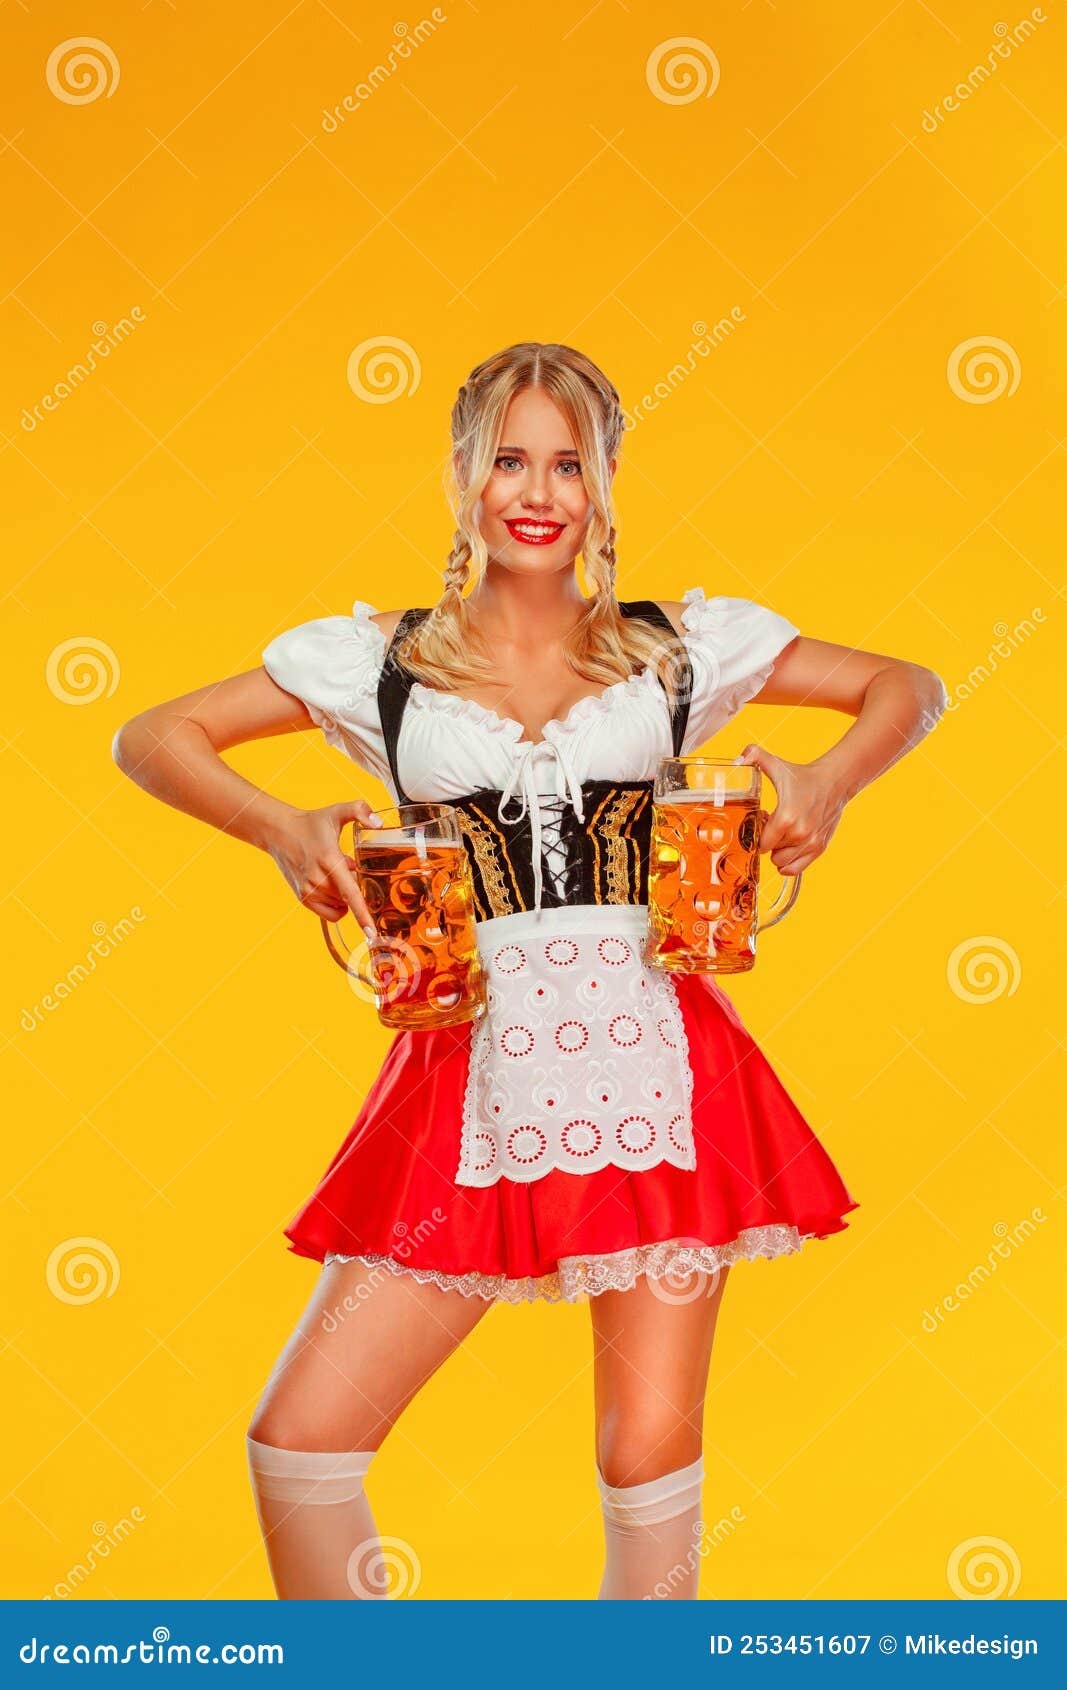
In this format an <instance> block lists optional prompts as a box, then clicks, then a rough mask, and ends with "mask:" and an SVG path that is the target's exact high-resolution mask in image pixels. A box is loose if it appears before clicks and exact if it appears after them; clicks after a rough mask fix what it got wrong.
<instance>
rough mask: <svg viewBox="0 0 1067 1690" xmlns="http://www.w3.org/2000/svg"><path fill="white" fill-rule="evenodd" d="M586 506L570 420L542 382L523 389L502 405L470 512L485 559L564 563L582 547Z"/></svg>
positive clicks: (539, 567)
mask: <svg viewBox="0 0 1067 1690" xmlns="http://www.w3.org/2000/svg"><path fill="white" fill-rule="evenodd" d="M614 467H615V466H614V464H613V465H612V469H614ZM589 513H590V501H589V495H588V494H587V492H586V490H585V484H584V482H583V481H582V466H581V458H580V454H579V452H578V445H577V442H576V440H575V438H574V434H573V432H572V430H571V426H570V424H569V423H568V421H567V419H566V417H565V416H564V415H563V412H562V411H561V410H560V409H559V407H558V406H557V405H556V403H555V401H554V400H552V399H550V398H549V396H548V394H547V393H545V392H544V390H543V389H542V388H539V387H528V388H525V389H524V390H523V391H522V392H521V393H517V394H516V395H515V397H514V398H513V399H512V400H511V403H510V404H509V405H508V408H507V411H506V413H505V416H504V424H503V427H502V429H501V433H500V446H499V448H498V450H497V454H496V458H495V459H494V462H493V467H492V469H491V470H490V472H489V479H488V481H487V482H486V484H485V487H484V489H483V491H482V496H481V499H480V500H479V502H478V506H477V508H476V511H475V519H476V521H477V523H478V527H479V530H480V532H481V535H482V538H483V539H484V540H485V543H486V546H487V548H488V551H489V556H490V558H491V559H492V560H493V561H494V562H495V563H500V564H503V565H504V566H505V567H506V568H508V569H512V570H516V571H519V572H522V573H535V572H536V573H538V574H541V573H545V572H547V571H550V570H556V569H561V568H564V567H566V566H568V565H570V564H571V563H573V561H574V559H575V557H576V556H577V554H578V553H579V551H580V550H581V548H582V540H583V538H584V535H585V529H586V525H587V523H588V520H589Z"/></svg>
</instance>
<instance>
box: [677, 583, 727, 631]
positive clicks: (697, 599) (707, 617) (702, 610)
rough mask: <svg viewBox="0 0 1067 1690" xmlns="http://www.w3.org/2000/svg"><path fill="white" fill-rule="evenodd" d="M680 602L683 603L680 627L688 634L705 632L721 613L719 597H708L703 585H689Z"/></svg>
mask: <svg viewBox="0 0 1067 1690" xmlns="http://www.w3.org/2000/svg"><path fill="white" fill-rule="evenodd" d="M681 602H682V603H683V604H684V605H685V609H684V610H683V611H682V627H683V628H684V629H685V631H686V633H689V634H703V633H706V632H707V631H708V629H709V628H710V627H711V625H712V624H713V623H714V622H715V621H717V620H718V618H719V617H720V615H721V613H722V611H721V599H719V598H713V599H709V598H708V596H707V594H706V593H705V591H704V589H703V587H690V588H689V590H688V592H685V593H683V594H682V600H681Z"/></svg>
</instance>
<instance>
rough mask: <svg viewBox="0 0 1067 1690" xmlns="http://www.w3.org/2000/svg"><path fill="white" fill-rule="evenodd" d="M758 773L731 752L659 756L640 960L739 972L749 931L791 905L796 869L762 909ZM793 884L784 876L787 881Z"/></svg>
mask: <svg viewBox="0 0 1067 1690" xmlns="http://www.w3.org/2000/svg"><path fill="white" fill-rule="evenodd" d="M761 790H762V771H761V770H760V769H758V768H757V767H756V766H755V764H753V763H736V762H734V761H733V760H732V759H731V758H729V757H698V756H692V757H665V758H663V760H662V761H661V763H660V765H659V767H658V769H657V771H656V777H655V781H654V783H653V791H652V800H653V804H652V842H651V847H650V850H649V861H648V931H647V935H646V938H645V944H644V949H643V951H642V961H643V962H645V963H646V964H647V965H648V966H649V967H650V968H663V969H666V970H667V971H668V972H671V973H680V972H685V973H692V974H740V973H743V972H744V971H745V970H747V969H749V968H751V967H752V966H753V964H754V963H755V960H756V933H757V931H760V932H762V931H763V930H764V929H765V928H767V927H773V926H774V924H775V922H777V921H781V919H782V917H783V916H784V915H787V914H788V913H789V911H790V910H791V909H792V907H793V905H794V904H795V903H796V899H797V893H798V892H799V891H800V879H801V877H800V875H799V874H794V875H788V876H787V875H783V876H782V885H781V887H780V888H779V890H778V893H777V894H776V896H775V898H774V901H773V902H772V903H771V904H770V905H769V906H768V913H767V915H764V914H763V912H762V911H761V909H760V907H759V871H760V851H759V842H760V834H761V832H762V830H763V820H764V815H763V811H762V810H761V808H760V792H761ZM790 883H791V884H790Z"/></svg>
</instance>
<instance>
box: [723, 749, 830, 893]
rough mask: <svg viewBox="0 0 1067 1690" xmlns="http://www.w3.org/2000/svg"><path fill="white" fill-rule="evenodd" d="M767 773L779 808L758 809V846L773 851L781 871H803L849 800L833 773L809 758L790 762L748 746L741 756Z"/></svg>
mask: <svg viewBox="0 0 1067 1690" xmlns="http://www.w3.org/2000/svg"><path fill="white" fill-rule="evenodd" d="M739 760H740V761H741V762H742V763H752V764H754V765H755V766H756V768H758V769H762V771H763V773H764V774H765V775H767V776H769V778H770V780H771V781H772V782H773V784H774V789H775V791H776V792H777V794H778V805H777V808H776V809H775V810H774V811H773V812H772V813H771V814H770V815H769V816H768V813H767V811H766V810H761V811H760V814H761V815H762V816H763V818H764V826H763V828H762V830H761V834H760V845H759V848H760V851H761V852H763V851H769V852H770V853H771V862H772V863H773V864H774V866H775V868H776V869H777V870H778V872H779V874H799V873H800V871H801V869H805V868H808V867H809V866H810V864H811V863H813V862H814V861H815V859H816V857H819V856H821V855H822V853H823V852H824V851H825V849H826V847H827V845H828V844H829V843H830V839H831V837H832V835H833V832H834V829H835V828H836V827H837V824H838V822H839V821H840V820H841V815H842V812H843V811H844V808H845V800H844V799H843V798H842V797H841V796H840V794H839V793H838V791H837V789H836V787H835V786H834V784H833V782H832V781H831V780H830V779H829V777H828V776H827V775H825V774H823V773H822V771H821V770H819V769H817V768H816V767H815V766H814V765H813V764H810V763H787V762H786V761H785V759H784V758H783V757H776V756H775V755H774V753H773V752H772V751H764V749H763V747H762V746H761V745H746V746H745V749H744V751H743V752H742V753H741V757H740V759H739Z"/></svg>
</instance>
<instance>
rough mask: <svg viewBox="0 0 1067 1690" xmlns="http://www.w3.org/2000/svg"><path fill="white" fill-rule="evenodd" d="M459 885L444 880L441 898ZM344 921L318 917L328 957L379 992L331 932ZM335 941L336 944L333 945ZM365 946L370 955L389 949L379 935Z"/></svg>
mask: <svg viewBox="0 0 1067 1690" xmlns="http://www.w3.org/2000/svg"><path fill="white" fill-rule="evenodd" d="M460 885H462V880H458V879H452V880H446V881H445V883H444V885H443V886H442V888H441V895H442V897H443V896H444V895H445V893H447V892H451V891H452V889H453V887H455V886H460ZM346 914H351V911H346ZM344 919H345V918H344V916H343V915H341V916H338V918H337V920H336V921H327V920H326V917H325V916H324V915H320V917H319V925H320V926H321V928H322V936H323V938H324V939H325V941H326V949H327V950H328V951H329V953H330V955H331V956H332V957H333V960H334V962H335V963H336V964H337V966H338V968H343V969H344V971H345V973H346V974H347V975H349V976H350V977H351V978H353V979H356V980H361V981H362V982H363V984H364V985H365V986H369V987H370V989H371V991H372V992H380V991H381V989H382V988H381V983H380V982H379V981H377V980H372V979H369V978H368V977H367V975H366V974H364V973H363V970H362V969H361V968H353V967H351V961H352V952H351V951H350V950H346V949H345V946H344V944H343V942H342V940H341V935H340V933H339V932H337V933H335V932H334V931H333V930H334V929H335V928H339V927H340V924H341V922H342V921H343V920H344ZM335 939H336V943H335ZM367 944H368V946H369V948H370V950H371V952H372V953H373V950H374V946H375V945H376V944H379V945H384V946H385V947H386V949H388V948H389V941H388V940H383V939H382V938H381V936H380V935H379V937H378V938H377V939H374V940H372V939H368V940H367Z"/></svg>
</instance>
